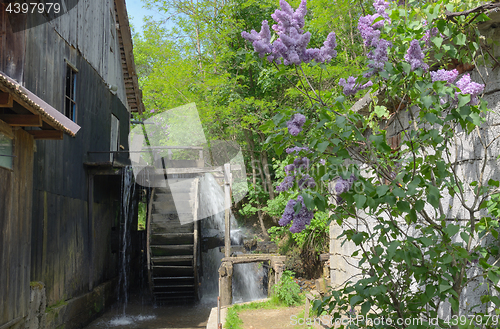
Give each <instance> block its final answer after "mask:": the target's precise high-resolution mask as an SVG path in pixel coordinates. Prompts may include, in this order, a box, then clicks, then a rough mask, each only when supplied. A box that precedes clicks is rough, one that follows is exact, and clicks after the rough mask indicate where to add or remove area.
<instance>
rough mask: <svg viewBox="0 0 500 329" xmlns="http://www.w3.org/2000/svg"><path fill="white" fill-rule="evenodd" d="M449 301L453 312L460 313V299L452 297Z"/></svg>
mask: <svg viewBox="0 0 500 329" xmlns="http://www.w3.org/2000/svg"><path fill="white" fill-rule="evenodd" d="M449 301H450V304H451V308H452V310H453V312H455V313H458V299H457V298H455V297H451V298H450V299H449Z"/></svg>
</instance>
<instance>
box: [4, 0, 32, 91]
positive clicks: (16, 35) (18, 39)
mask: <svg viewBox="0 0 500 329" xmlns="http://www.w3.org/2000/svg"><path fill="white" fill-rule="evenodd" d="M5 8H6V4H5V3H0V49H1V50H2V51H0V71H2V72H4V73H6V74H7V75H8V76H10V77H11V78H13V79H14V80H17V81H18V82H22V77H23V68H24V48H25V44H24V33H25V31H24V27H25V26H26V15H17V16H11V17H10V18H9V17H8V13H7V12H6V11H5ZM11 23H12V24H13V25H11ZM14 31H18V32H14Z"/></svg>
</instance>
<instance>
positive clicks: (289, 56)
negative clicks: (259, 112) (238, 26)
mask: <svg viewBox="0 0 500 329" xmlns="http://www.w3.org/2000/svg"><path fill="white" fill-rule="evenodd" d="M306 6H307V1H306V0H302V1H301V3H300V5H299V7H298V8H297V10H296V11H294V10H293V8H292V7H291V6H290V4H289V3H288V2H286V1H285V0H280V7H281V10H279V9H277V10H276V11H275V12H274V14H272V15H271V17H272V18H273V20H274V21H275V22H276V23H277V24H274V25H273V26H272V29H273V30H274V31H275V32H276V34H277V35H278V38H277V39H276V40H275V41H274V42H273V43H271V31H270V29H269V24H268V22H267V21H266V20H264V21H263V22H262V26H261V31H260V32H256V31H255V30H252V31H250V33H248V32H245V31H243V32H241V36H242V37H243V38H245V39H246V40H248V41H250V42H252V45H253V47H254V50H255V51H256V52H257V53H258V54H259V56H260V57H261V58H262V57H266V58H267V60H268V61H269V62H273V61H274V62H275V63H277V64H281V63H283V64H284V65H292V64H294V65H300V64H301V63H309V62H311V61H312V60H314V61H316V62H318V63H328V62H330V61H331V60H332V59H333V58H335V57H336V56H337V51H336V50H335V47H336V46H337V42H336V38H335V33H333V32H331V33H330V34H328V36H327V38H326V40H325V41H324V43H323V46H322V47H321V48H319V49H318V48H307V46H308V45H309V41H310V40H311V33H310V32H304V30H303V28H304V17H305V15H306V13H307V8H306Z"/></svg>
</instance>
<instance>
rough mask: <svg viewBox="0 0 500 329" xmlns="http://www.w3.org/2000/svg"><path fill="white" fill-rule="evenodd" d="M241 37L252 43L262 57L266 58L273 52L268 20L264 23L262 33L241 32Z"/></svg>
mask: <svg viewBox="0 0 500 329" xmlns="http://www.w3.org/2000/svg"><path fill="white" fill-rule="evenodd" d="M241 36H242V37H243V38H245V39H247V40H248V41H250V42H252V45H253V48H254V49H255V51H256V52H258V53H259V56H260V57H264V56H265V55H266V54H269V53H271V52H272V46H271V42H270V41H271V31H270V30H269V24H268V23H267V21H266V20H264V21H262V26H261V29H260V32H259V33H257V32H256V31H255V30H252V31H250V33H248V32H245V31H243V32H241Z"/></svg>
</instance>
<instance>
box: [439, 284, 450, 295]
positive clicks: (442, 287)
mask: <svg viewBox="0 0 500 329" xmlns="http://www.w3.org/2000/svg"><path fill="white" fill-rule="evenodd" d="M450 288H451V284H448V283H446V282H445V283H441V284H440V285H439V292H440V293H442V292H445V291H447V290H448V289H450Z"/></svg>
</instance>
